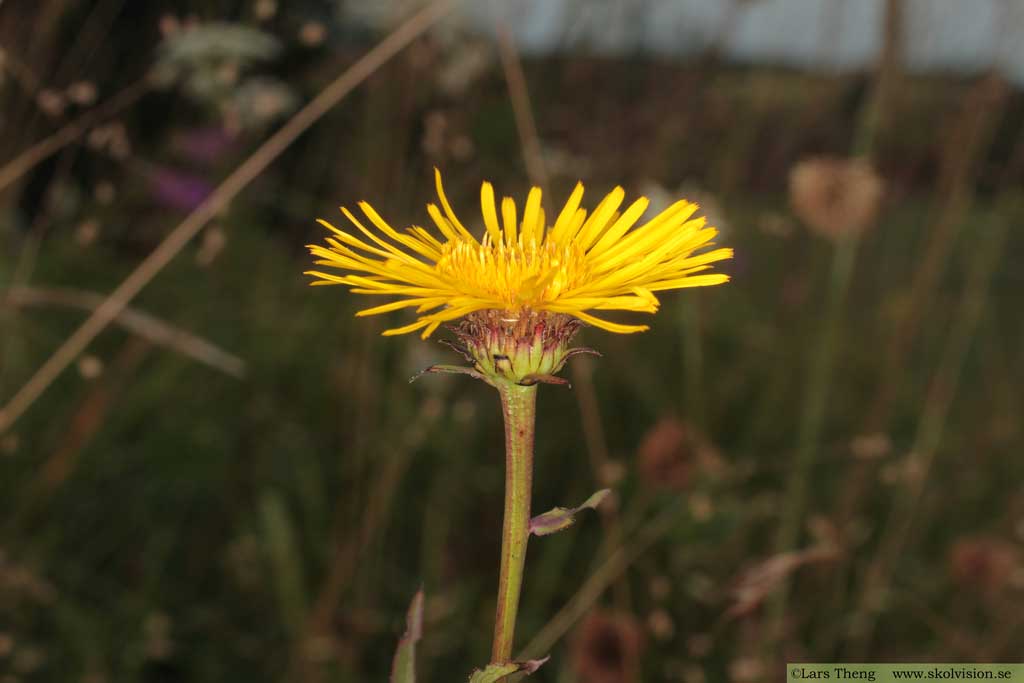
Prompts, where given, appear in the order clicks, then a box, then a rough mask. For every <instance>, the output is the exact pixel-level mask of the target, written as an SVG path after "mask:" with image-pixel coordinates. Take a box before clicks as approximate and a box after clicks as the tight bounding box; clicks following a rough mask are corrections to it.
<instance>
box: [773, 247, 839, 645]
mask: <svg viewBox="0 0 1024 683" xmlns="http://www.w3.org/2000/svg"><path fill="white" fill-rule="evenodd" d="M857 246H858V239H857V238H856V237H847V238H846V239H844V240H843V241H841V242H840V243H839V244H837V245H836V247H835V252H834V257H833V261H832V273H831V284H830V286H829V291H828V303H827V305H826V309H825V321H824V324H823V326H822V329H821V337H819V339H818V346H817V348H816V349H815V353H814V355H813V357H812V359H811V367H810V373H809V375H808V378H807V386H806V387H805V388H804V396H803V410H802V411H801V414H800V429H799V432H798V437H797V451H796V462H795V463H794V466H793V468H792V469H791V470H790V476H789V482H788V483H787V486H786V496H785V499H784V500H785V506H784V507H783V510H782V519H781V522H780V525H779V535H778V539H777V541H776V551H777V552H779V553H786V552H790V551H793V550H795V549H796V548H797V546H798V545H799V541H800V529H801V521H802V520H803V519H804V514H805V509H806V507H807V489H808V484H809V482H810V477H811V470H812V468H813V466H814V460H815V457H816V456H817V452H818V448H819V446H820V443H821V432H822V427H823V426H824V422H825V408H826V405H827V403H828V399H829V384H830V382H831V378H832V366H833V362H834V360H835V355H836V350H837V349H836V347H837V346H838V337H839V330H840V327H841V324H842V319H843V308H844V303H845V301H846V295H847V293H848V292H849V289H850V280H851V279H852V275H853V266H854V263H855V261H856V256H857ZM789 590H790V581H789V578H788V577H784V578H783V579H782V580H781V581H780V584H779V588H778V590H777V591H775V593H774V594H773V595H772V599H771V603H770V607H769V614H770V615H771V620H772V622H773V629H774V633H772V634H771V636H772V637H774V638H780V637H781V635H782V634H781V631H782V624H783V620H784V617H785V614H786V607H787V602H788V600H789Z"/></svg>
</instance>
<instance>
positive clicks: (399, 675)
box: [391, 589, 423, 683]
mask: <svg viewBox="0 0 1024 683" xmlns="http://www.w3.org/2000/svg"><path fill="white" fill-rule="evenodd" d="M422 637H423V590H422V589H421V590H419V591H417V592H416V595H415V596H413V599H412V604H410V605H409V613H408V615H407V616H406V618H405V635H403V636H402V639H401V640H399V641H398V649H397V650H396V651H395V659H394V661H393V662H392V664H391V683H416V643H417V642H419V639H420V638H422Z"/></svg>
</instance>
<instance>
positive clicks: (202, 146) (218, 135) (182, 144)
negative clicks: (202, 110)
mask: <svg viewBox="0 0 1024 683" xmlns="http://www.w3.org/2000/svg"><path fill="white" fill-rule="evenodd" d="M234 144H235V136H234V135H232V134H231V133H230V132H228V131H227V130H225V129H223V128H221V127H219V126H207V127H204V128H191V129H189V130H185V131H182V132H180V133H178V134H177V135H175V136H174V147H175V148H176V150H177V152H178V153H179V154H181V155H182V156H183V157H185V158H186V159H188V160H189V161H193V162H195V163H199V164H207V165H209V164H212V163H214V162H216V161H217V160H218V159H220V157H222V156H223V155H224V154H225V153H227V152H228V151H230V149H231V148H232V147H233V146H234Z"/></svg>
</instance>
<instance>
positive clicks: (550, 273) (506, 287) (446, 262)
mask: <svg viewBox="0 0 1024 683" xmlns="http://www.w3.org/2000/svg"><path fill="white" fill-rule="evenodd" d="M437 272H438V273H439V274H440V275H442V276H444V277H445V278H447V279H449V280H450V281H451V283H452V284H453V285H454V286H455V287H457V288H458V289H459V290H461V291H464V292H466V293H467V294H472V295H474V296H480V295H484V296H487V297H488V298H493V299H495V300H496V301H500V302H501V303H502V304H503V305H504V306H505V308H506V309H507V310H510V311H516V310H521V309H523V308H528V307H537V306H538V305H539V304H543V303H545V302H550V301H553V300H555V299H556V298H557V297H558V295H559V294H561V293H562V292H564V291H566V290H569V289H572V288H574V287H576V286H578V285H580V284H582V283H583V282H585V281H586V280H587V277H588V274H589V270H588V268H587V264H586V260H585V256H584V253H583V251H582V250H581V249H580V248H579V247H578V246H577V245H575V244H572V243H569V244H557V243H552V242H547V241H545V242H544V243H542V244H538V243H537V241H536V240H530V242H529V243H528V244H523V243H522V241H520V242H517V243H513V244H512V245H511V246H508V245H506V244H505V243H504V242H499V243H498V244H494V243H493V242H491V239H490V235H485V236H484V239H483V242H482V243H480V244H477V243H473V242H466V241H461V240H460V241H452V242H448V243H447V244H445V245H444V251H443V252H442V254H441V258H440V259H438V261H437Z"/></svg>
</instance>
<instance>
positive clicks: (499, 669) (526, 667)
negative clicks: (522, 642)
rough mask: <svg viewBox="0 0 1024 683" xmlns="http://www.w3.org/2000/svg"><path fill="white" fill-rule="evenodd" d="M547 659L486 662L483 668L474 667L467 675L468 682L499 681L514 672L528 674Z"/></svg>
mask: <svg viewBox="0 0 1024 683" xmlns="http://www.w3.org/2000/svg"><path fill="white" fill-rule="evenodd" d="M548 659H549V657H545V658H544V659H531V660H529V661H525V662H507V663H505V664H488V665H487V667H486V668H484V669H474V670H473V673H472V674H471V675H470V677H469V683H497V681H500V680H501V679H503V678H505V677H506V676H509V675H511V674H514V673H516V672H523V673H525V674H526V675H530V674H532V673H533V672H534V671H536V670H537V669H539V668H540V667H541V664H543V663H544V662H546V661H548Z"/></svg>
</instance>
